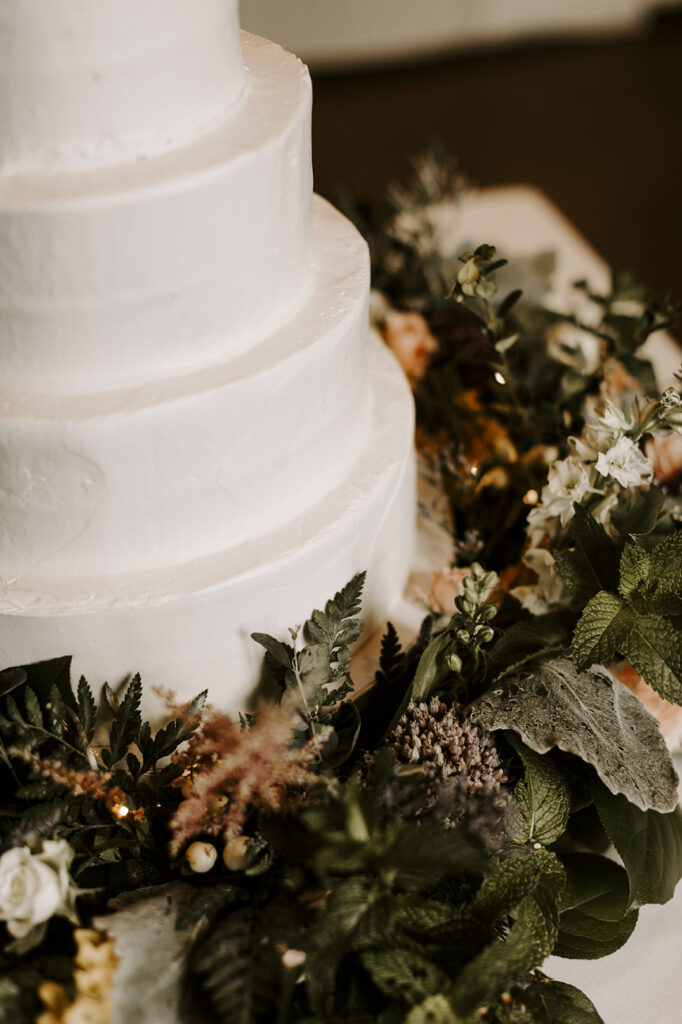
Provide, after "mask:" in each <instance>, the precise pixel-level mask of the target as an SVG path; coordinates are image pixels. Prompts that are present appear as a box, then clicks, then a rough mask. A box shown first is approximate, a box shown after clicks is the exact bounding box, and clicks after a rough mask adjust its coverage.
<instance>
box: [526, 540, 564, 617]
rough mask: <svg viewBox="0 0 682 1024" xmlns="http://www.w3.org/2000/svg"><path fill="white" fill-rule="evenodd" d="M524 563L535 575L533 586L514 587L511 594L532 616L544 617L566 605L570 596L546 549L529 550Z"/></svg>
mask: <svg viewBox="0 0 682 1024" xmlns="http://www.w3.org/2000/svg"><path fill="white" fill-rule="evenodd" d="M523 561H524V563H525V564H526V565H527V566H528V568H529V569H532V570H533V572H534V573H535V574H536V575H537V577H538V581H537V583H536V584H535V585H534V586H528V587H516V588H515V589H514V590H513V591H512V594H513V595H514V597H516V598H517V599H518V600H519V601H520V602H521V604H522V605H523V607H524V608H525V609H526V610H527V611H529V612H531V614H533V615H544V613H545V612H550V611H554V610H555V609H557V608H561V607H563V606H564V605H566V604H567V603H568V602H569V601H570V598H571V595H570V593H569V591H568V589H567V587H566V585H565V583H564V581H563V580H562V578H561V576H560V575H559V573H558V572H557V569H556V563H555V561H554V558H553V557H552V554H551V552H549V551H547V549H546V548H531V549H530V550H529V551H527V552H526V553H525V555H524V556H523Z"/></svg>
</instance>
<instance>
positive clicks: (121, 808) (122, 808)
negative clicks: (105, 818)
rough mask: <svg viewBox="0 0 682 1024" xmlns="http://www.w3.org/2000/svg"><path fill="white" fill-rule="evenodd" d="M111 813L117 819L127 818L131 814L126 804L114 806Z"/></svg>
mask: <svg viewBox="0 0 682 1024" xmlns="http://www.w3.org/2000/svg"><path fill="white" fill-rule="evenodd" d="M111 813H112V814H113V815H114V817H116V818H127V817H128V815H129V814H130V808H129V807H126V805H125V804H114V806H113V807H112V808H111Z"/></svg>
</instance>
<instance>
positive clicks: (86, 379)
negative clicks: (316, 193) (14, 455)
mask: <svg viewBox="0 0 682 1024" xmlns="http://www.w3.org/2000/svg"><path fill="white" fill-rule="evenodd" d="M62 2H64V3H65V4H66V5H68V3H69V2H70V0H62ZM183 2H184V3H185V4H187V0H183ZM244 54H245V57H246V59H247V60H248V71H247V86H246V90H245V93H244V97H243V99H242V101H241V102H240V103H239V104H238V106H237V108H236V109H235V110H234V111H233V113H232V114H231V116H230V117H229V118H228V119H227V120H226V121H225V122H224V124H223V125H222V126H221V127H220V128H219V129H218V130H217V131H215V132H213V133H211V134H210V135H207V136H205V137H204V138H202V139H200V140H199V141H198V142H196V143H195V144H194V145H193V146H190V147H186V148H184V149H181V150H178V151H176V152H174V153H171V154H168V155H167V156H163V157H158V158H156V159H153V160H147V161H144V162H142V163H137V164H133V165H129V166H127V167H123V168H117V169H103V170H99V171H88V172H78V173H72V174H65V175H61V174H40V175H27V176H21V177H3V176H1V175H0V338H1V339H2V344H1V345H0V385H1V386H2V388H3V390H5V391H17V392H27V393H29V394H33V395H38V394H44V393H49V392H52V393H59V392H61V393H62V394H68V395H73V394H78V393H81V392H84V391H97V392H99V391H103V390H105V389H118V388H121V387H123V386H128V387H137V386H139V385H140V384H142V383H144V382H145V381H153V380H157V379H158V378H159V376H162V377H168V376H179V375H182V374H186V373H188V372H192V371H194V370H196V369H197V368H198V367H201V366H212V365H215V364H216V363H219V362H225V361H226V360H227V359H228V358H230V357H231V356H233V355H234V354H236V353H237V352H240V351H244V350H245V349H247V348H249V347H251V346H252V345H253V344H255V343H256V342H257V341H259V340H260V339H261V338H263V337H265V336H266V335H267V334H268V333H269V331H270V330H271V329H272V328H273V327H274V326H276V325H277V324H278V323H280V322H281V321H282V320H284V319H285V318H286V317H288V316H289V315H291V313H292V312H293V310H294V309H295V308H296V306H297V305H298V304H299V303H300V302H301V301H302V300H303V298H304V296H305V290H306V287H308V285H309V279H310V267H311V259H312V243H311V194H312V170H311V160H310V110H311V89H310V79H309V77H308V73H307V71H306V69H305V68H304V66H303V65H302V64H301V63H300V61H298V60H297V59H296V58H295V57H292V56H291V55H290V54H286V53H285V52H284V51H283V50H282V49H280V47H278V46H275V44H274V43H269V42H267V41H266V40H262V39H258V38H257V37H255V36H248V35H246V34H244Z"/></svg>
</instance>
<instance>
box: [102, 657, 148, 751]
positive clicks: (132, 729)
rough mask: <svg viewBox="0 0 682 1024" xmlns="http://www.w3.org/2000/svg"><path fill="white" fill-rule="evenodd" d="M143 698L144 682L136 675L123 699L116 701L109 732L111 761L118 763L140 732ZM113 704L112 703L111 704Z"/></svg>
mask: <svg viewBox="0 0 682 1024" xmlns="http://www.w3.org/2000/svg"><path fill="white" fill-rule="evenodd" d="M141 699H142V682H141V680H140V677H139V675H136V676H135V677H134V678H133V679H132V680H131V681H130V683H129V684H128V688H127V690H126V692H125V696H124V698H123V700H122V701H121V702H120V704H119V702H118V701H116V704H117V705H118V706H117V707H116V710H115V711H114V720H113V722H112V723H111V731H110V733H109V755H110V763H111V764H116V762H117V761H120V759H121V758H122V757H123V756H124V754H125V753H126V751H127V750H128V747H129V746H130V744H131V743H134V742H135V741H136V740H137V739H138V737H139V734H140V727H141V724H142V719H141V716H140V700H141ZM110 706H111V704H110Z"/></svg>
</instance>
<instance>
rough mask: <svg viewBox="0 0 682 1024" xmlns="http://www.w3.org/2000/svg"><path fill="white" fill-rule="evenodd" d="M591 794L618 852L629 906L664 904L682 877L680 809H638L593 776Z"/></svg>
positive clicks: (681, 817)
mask: <svg viewBox="0 0 682 1024" xmlns="http://www.w3.org/2000/svg"><path fill="white" fill-rule="evenodd" d="M592 795H593V797H594V802H595V806H596V808H597V812H598V814H599V818H600V820H601V823H602V825H603V826H604V829H605V831H606V834H607V835H608V837H609V839H610V840H611V842H612V843H613V845H614V846H615V848H616V850H617V851H618V853H619V854H620V856H621V858H622V860H623V864H624V865H625V869H626V871H627V873H628V878H629V883H630V905H631V906H643V905H644V904H645V903H667V902H668V900H669V899H671V898H672V896H673V893H674V892H675V886H676V885H677V883H678V881H679V880H680V878H681V877H682V811H681V810H680V808H679V807H676V808H675V810H674V811H670V813H668V814H659V813H658V812H657V811H642V810H640V809H639V808H638V807H635V806H634V805H633V804H631V803H630V802H629V801H628V800H626V799H625V797H624V796H615V795H614V794H613V793H610V792H609V790H608V789H607V788H606V786H604V785H603V783H601V782H600V781H599V779H594V781H593V783H592Z"/></svg>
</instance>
